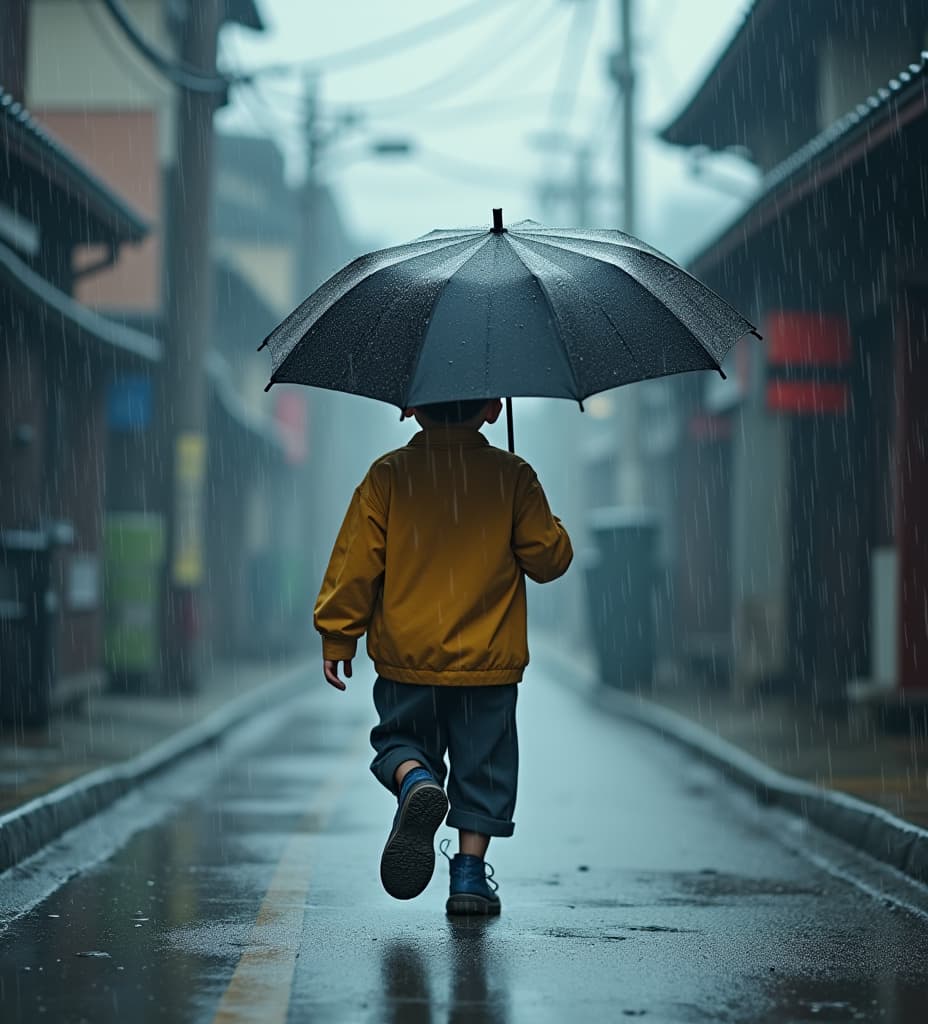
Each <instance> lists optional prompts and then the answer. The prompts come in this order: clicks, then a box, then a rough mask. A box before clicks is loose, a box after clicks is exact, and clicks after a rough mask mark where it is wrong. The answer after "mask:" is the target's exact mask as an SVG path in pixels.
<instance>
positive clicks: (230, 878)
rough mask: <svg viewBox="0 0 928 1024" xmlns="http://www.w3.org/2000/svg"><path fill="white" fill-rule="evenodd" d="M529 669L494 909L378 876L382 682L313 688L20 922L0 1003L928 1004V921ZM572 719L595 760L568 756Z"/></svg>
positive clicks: (453, 1011)
mask: <svg viewBox="0 0 928 1024" xmlns="http://www.w3.org/2000/svg"><path fill="white" fill-rule="evenodd" d="M531 687H532V689H531V691H530V692H529V691H528V689H527V692H526V699H524V700H523V702H522V708H523V711H522V720H521V723H520V724H521V728H522V733H523V737H524V738H523V785H522V791H521V794H520V806H519V813H518V815H517V821H518V828H517V833H516V837H515V838H514V839H513V840H511V841H509V842H499V843H494V844H493V846H492V847H491V851H490V860H491V861H492V862H493V863H494V865H495V868H496V874H497V877H498V878H499V879H500V882H501V885H502V889H501V894H502V897H503V901H504V911H503V916H502V917H501V918H500V919H498V920H490V921H486V920H482V919H481V920H477V921H468V920H460V921H458V920H454V921H449V920H448V919H447V918H446V917H445V915H444V912H443V911H444V898H445V895H446V891H447V872H446V868H445V867H444V864H443V863H442V864H441V865H440V866H439V868H438V870H437V871H436V877H435V879H434V880H433V882H432V884H431V885H430V886H429V888H428V889H427V890H426V892H425V893H424V894H423V896H422V897H420V898H419V899H417V900H415V901H412V902H410V903H397V902H394V901H392V900H390V899H389V897H387V896H386V895H385V894H384V893H383V892H382V890H381V889H380V887H379V884H378V881H377V863H378V859H379V855H380V848H381V844H382V842H383V839H384V837H385V835H386V830H387V829H388V827H389V822H390V819H391V817H392V804H391V799H390V797H389V796H388V795H387V794H386V793H384V792H383V791H381V790H380V789H379V788H378V786H377V784H376V783H375V782H374V781H373V780H372V779H371V778H370V777H369V776H368V774H367V769H366V763H367V760H368V754H367V751H366V749H365V735H366V731H367V729H368V728H369V725H370V719H369V715H368V708H367V705H366V703H365V702H364V699H363V698H364V694H363V693H360V692H359V693H358V694H357V695H355V696H356V699H355V700H354V701H353V703H350V704H349V703H346V702H342V703H338V701H337V699H336V700H335V701H331V700H330V701H322V700H320V699H316V698H315V697H314V698H313V699H312V700H307V701H305V702H303V703H301V704H300V705H298V706H297V707H296V708H295V709H294V712H293V714H292V715H291V716H290V717H289V720H288V723H287V725H286V727H285V728H284V729H283V730H282V731H281V732H280V734H279V735H276V736H275V737H274V738H273V741H272V742H271V743H269V744H268V745H267V747H266V748H261V749H255V750H254V751H253V752H252V753H251V754H250V755H249V756H247V757H239V758H236V759H235V760H233V761H231V762H230V763H229V764H228V765H226V766H225V767H224V768H223V769H222V771H221V772H220V773H219V776H218V778H217V780H216V781H215V782H214V784H212V785H210V786H208V787H207V788H206V789H205V790H204V791H203V792H202V793H200V794H199V795H198V796H197V797H196V799H193V800H190V801H186V802H184V803H182V804H181V805H180V806H179V807H178V808H177V809H176V811H175V812H174V813H173V814H172V815H171V816H170V817H169V818H168V819H166V820H165V821H163V822H161V823H159V824H156V825H154V826H151V827H148V828H145V829H144V830H143V831H140V832H138V833H137V834H136V835H134V836H133V837H132V838H131V839H130V840H129V841H128V842H127V843H126V844H125V845H124V846H123V847H122V848H121V849H120V850H119V851H118V853H116V855H115V856H112V857H110V858H109V859H108V860H106V861H104V862H102V863H100V864H99V865H98V866H96V867H93V868H91V869H90V870H88V871H86V872H84V873H83V874H81V875H79V876H77V877H75V878H74V879H72V880H71V881H70V882H68V883H67V884H66V885H64V886H63V887H62V888H60V889H59V890H58V891H57V892H56V893H55V894H54V895H53V896H52V897H50V898H49V899H48V900H46V901H45V902H44V903H43V904H41V905H40V906H38V907H37V908H36V909H35V910H34V911H33V912H32V913H31V914H29V915H28V916H27V917H26V918H24V919H22V920H21V921H19V922H17V923H16V924H14V925H13V926H12V927H11V928H10V930H9V931H8V932H7V933H6V934H5V935H3V938H2V942H3V959H2V965H0V1009H2V1013H0V1019H2V1020H3V1022H4V1024H7V1022H10V1024H19V1022H23V1024H25V1022H29V1024H33V1022H34V1021H37V1020H54V1021H65V1022H70V1021H74V1022H78V1021H89V1022H94V1024H97V1022H109V1021H113V1022H115V1021H120V1022H122V1021H126V1020H129V1021H131V1022H132V1024H145V1022H149V1021H151V1022H174V1021H184V1022H186V1021H195V1022H200V1021H202V1022H211V1021H218V1022H221V1024H227V1022H231V1021H246V1020H247V1021H251V1020H255V1021H260V1022H261V1024H274V1022H275V1021H281V1022H283V1021H289V1022H294V1024H295V1022H298V1021H299V1022H303V1021H314V1022H315V1021H320V1022H325V1024H339V1022H344V1024H356V1022H368V1021H369V1022H381V1021H383V1022H393V1024H400V1022H402V1024H418V1022H423V1024H424V1022H429V1024H439V1022H440V1024H449V1022H452V1024H471V1022H472V1024H478V1022H479V1024H519V1022H523V1021H524V1022H530V1024H548V1022H551V1024H562V1022H565V1021H567V1022H569V1024H574V1022H577V1024H580V1022H585V1021H613V1020H624V1019H634V1018H641V1019H644V1020H648V1021H654V1022H664V1021H666V1022H672V1024H681V1022H682V1024H686V1022H690V1021H693V1022H702V1021H712V1022H716V1021H721V1022H725V1021H731V1022H751V1024H755V1022H756V1024H783V1022H805V1021H810V1022H811V1021H831V1022H837V1021H879V1022H884V1021H885V1022H890V1024H925V1021H926V1020H928V1016H926V1011H925V1007H926V1005H928V999H926V992H928V968H926V963H925V957H924V952H923V951H924V949H925V948H926V946H928V925H926V923H925V921H923V920H920V919H918V918H917V917H913V916H911V915H909V914H905V913H899V912H894V911H893V909H892V908H891V907H888V906H884V905H883V904H882V903H880V902H878V901H875V900H872V899H870V898H868V897H866V896H864V895H863V894H862V893H860V892H859V891H858V890H857V889H855V888H854V887H852V886H850V885H848V884H846V883H845V882H842V881H839V880H838V879H836V878H834V877H832V876H831V875H829V874H828V873H826V872H824V871H822V870H821V869H820V868H818V867H815V866H814V865H812V864H811V863H810V862H809V861H807V860H806V859H804V858H803V857H799V856H796V855H795V854H794V853H792V852H791V851H790V850H789V849H788V848H787V847H785V846H783V845H781V844H779V843H778V842H776V841H775V840H774V839H773V838H772V836H771V834H770V828H771V824H770V823H771V820H772V819H771V818H770V812H769V811H766V810H764V809H762V808H760V807H757V806H755V805H754V804H752V803H751V802H750V801H749V800H748V799H747V798H746V797H744V796H743V795H742V794H740V793H737V792H736V791H733V790H731V789H729V788H728V787H727V786H725V785H723V784H721V783H720V782H719V780H717V779H716V778H715V777H714V776H713V775H712V774H711V772H710V771H709V770H708V769H706V768H704V767H702V766H696V765H693V764H692V763H691V762H689V761H687V759H686V758H685V757H684V756H683V755H682V754H680V753H679V752H678V751H676V750H675V749H672V748H667V747H664V746H663V745H661V744H660V743H658V742H655V740H654V739H653V738H652V737H650V736H646V735H642V734H640V733H637V732H636V731H635V730H634V729H632V728H630V727H625V726H622V725H620V724H619V723H616V722H612V721H608V720H604V719H602V718H601V717H599V716H597V715H595V714H594V713H592V712H590V711H589V710H587V709H586V708H585V707H584V706H583V705H581V704H579V703H577V702H576V698H574V697H573V696H570V695H566V694H563V693H561V692H559V691H558V690H557V689H556V688H555V687H553V686H551V685H548V684H547V683H546V682H545V681H544V680H543V679H542V678H540V676H539V675H536V676H534V677H533V681H532V683H531ZM358 689H359V690H361V689H362V687H361V684H360V683H359V684H358ZM326 696H328V695H327V694H326ZM323 737H324V741H323ZM317 741H318V746H317ZM323 742H324V746H323ZM565 742H570V743H573V744H574V746H575V747H576V748H577V749H580V748H582V749H584V750H585V751H587V752H588V753H589V755H590V756H591V757H594V758H595V759H596V762H597V763H598V764H600V765H601V766H602V771H601V774H600V777H599V778H598V779H597V781H596V783H595V785H593V784H586V785H584V786H583V787H577V785H576V784H575V781H574V777H573V776H572V775H571V774H570V773H564V772H563V771H561V769H560V765H559V764H558V763H557V761H556V760H555V759H552V758H551V757H550V755H549V751H550V750H551V749H553V748H554V747H555V745H556V744H564V743H565ZM106 820H108V819H107V818H106V816H104V817H103V818H102V819H101V821H103V822H105V821H106ZM102 827H105V826H104V825H101V828H102ZM25 870H28V869H24V871H25ZM24 878H25V875H24V874H23V875H20V880H21V881H22V880H23V879H24Z"/></svg>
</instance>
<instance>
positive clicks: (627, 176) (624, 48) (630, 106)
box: [612, 0, 636, 235]
mask: <svg viewBox="0 0 928 1024" xmlns="http://www.w3.org/2000/svg"><path fill="white" fill-rule="evenodd" d="M633 2H634V0H618V17H619V26H620V38H619V44H620V49H619V50H618V52H617V53H616V54H615V56H614V57H613V61H612V77H613V80H614V81H615V84H616V87H617V89H618V90H619V96H620V98H621V100H622V184H621V188H622V211H623V220H622V230H623V231H627V232H628V233H629V234H630V235H633V234H634V233H635V199H636V195H635V191H636V189H635V185H636V181H635V64H634V40H633V38H632V13H633V12H632V4H633Z"/></svg>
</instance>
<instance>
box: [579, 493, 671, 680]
mask: <svg viewBox="0 0 928 1024" xmlns="http://www.w3.org/2000/svg"><path fill="white" fill-rule="evenodd" d="M657 530H658V524H657V521H656V519H655V517H654V515H653V514H652V513H650V512H649V511H647V510H645V509H623V508H604V509H598V510H596V511H594V512H593V513H592V515H591V516H590V533H591V535H592V537H593V539H594V541H595V544H596V548H595V552H591V553H589V554H588V555H587V558H586V561H587V564H586V571H585V577H586V584H587V595H588V599H589V607H590V622H591V626H592V628H593V632H594V645H595V649H596V656H597V660H598V662H599V677H600V679H601V680H602V681H603V682H604V683H606V684H607V685H609V686H615V687H617V688H619V689H622V690H635V691H642V690H648V689H650V687H651V685H652V683H653V679H654V662H655V652H654V590H655V583H656V566H655V557H656V550H657Z"/></svg>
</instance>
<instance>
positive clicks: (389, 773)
mask: <svg viewBox="0 0 928 1024" xmlns="http://www.w3.org/2000/svg"><path fill="white" fill-rule="evenodd" d="M404 761H418V762H419V763H420V764H424V765H425V767H426V768H428V770H429V771H430V772H431V773H432V774H433V775H434V776H435V777H436V779H437V780H438V782H439V783H443V782H444V771H443V770H442V771H441V772H438V773H436V771H435V766H434V765H433V764H430V763H429V759H428V758H427V757H425V755H424V754H423V753H422V751H421V750H416V748H415V747H392V748H391V749H390V750H388V751H386V753H384V754H383V755H382V756H381V755H378V756H377V757H375V758H374V760H373V762H372V764H371V771H372V772H373V773H374V776H375V777H376V778H377V780H378V781H379V782H381V783H382V784H383V785H384V786H386V787H387V789H389V790H390V792H391V793H397V792H399V787H398V786H397V784H396V780H395V779H394V775H396V769H397V768H399V766H400V765H401V764H402V763H403V762H404ZM442 769H444V765H442Z"/></svg>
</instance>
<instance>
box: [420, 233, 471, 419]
mask: <svg viewBox="0 0 928 1024" xmlns="http://www.w3.org/2000/svg"><path fill="white" fill-rule="evenodd" d="M484 234H485V236H486V237H485V238H484V239H483V242H486V241H487V239H489V238H490V237H491V235H490V233H489V232H484ZM482 248H483V243H481V244H480V245H477V246H476V247H475V248H474V251H473V252H472V253H471V254H470V255H469V256H468V257H467V259H465V260H462V261H461V263H460V264H459V265H458V266H457V267H456V268H455V269H454V272H453V273H451V274H449V275H448V276H447V277H446V278H445V280H444V281H442V283H441V287H440V288H439V289H438V294H437V295H436V296H435V298H434V299H433V300H432V307H431V309H430V310H429V318H430V320H431V315H432V312H433V311H434V310H435V307H436V306H437V305H438V302H439V300H440V299H441V297H442V294H443V293H444V290H445V288H447V287H448V282H449V281H450V280H451V278H452V277H454V275H455V274H456V273H458V271H459V270H461V269H462V267H466V266H467V264H468V263H470V261H471V260H472V259H473V258H474V257H475V256H476V255H477V253H478V252H480V250H481V249H482ZM428 333H429V329H428V327H426V329H425V330H424V331H423V332H422V337H421V338H420V339H419V350H418V352H416V357H415V359H414V360H413V361H412V363H411V364H410V367H409V384H408V385H407V388H406V400H407V401H408V400H409V389H410V388H411V387H412V384H413V381H414V380H415V379H416V373H417V371H418V369H419V363H420V362H421V360H422V351H423V349H424V348H425V339H426V337H427V336H428Z"/></svg>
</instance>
